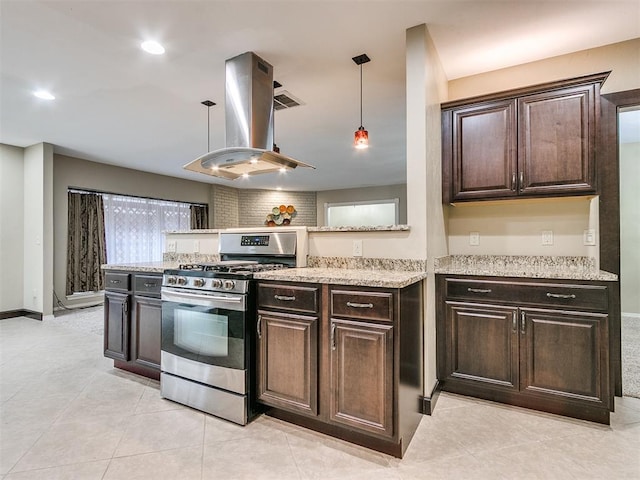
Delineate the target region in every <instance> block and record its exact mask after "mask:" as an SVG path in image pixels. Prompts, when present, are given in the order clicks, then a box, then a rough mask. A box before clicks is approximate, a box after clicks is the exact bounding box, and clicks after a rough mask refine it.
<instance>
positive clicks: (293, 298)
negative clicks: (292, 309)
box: [273, 295, 296, 302]
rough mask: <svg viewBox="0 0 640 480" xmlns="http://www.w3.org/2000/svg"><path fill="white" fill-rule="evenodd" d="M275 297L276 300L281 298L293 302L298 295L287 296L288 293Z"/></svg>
mask: <svg viewBox="0 0 640 480" xmlns="http://www.w3.org/2000/svg"><path fill="white" fill-rule="evenodd" d="M273 298H275V299H276V300H281V301H283V302H293V301H294V300H295V299H296V297H295V296H293V295H292V296H290V297H288V296H286V295H274V296H273Z"/></svg>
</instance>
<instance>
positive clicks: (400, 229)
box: [307, 225, 411, 232]
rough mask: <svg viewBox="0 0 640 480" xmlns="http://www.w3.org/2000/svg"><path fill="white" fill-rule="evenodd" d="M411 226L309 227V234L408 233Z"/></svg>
mask: <svg viewBox="0 0 640 480" xmlns="http://www.w3.org/2000/svg"><path fill="white" fill-rule="evenodd" d="M410 229H411V227H409V225H375V226H362V227H308V228H307V231H309V232H408V231H409V230H410Z"/></svg>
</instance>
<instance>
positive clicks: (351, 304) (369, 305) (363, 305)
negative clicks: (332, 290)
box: [347, 302, 373, 308]
mask: <svg viewBox="0 0 640 480" xmlns="http://www.w3.org/2000/svg"><path fill="white" fill-rule="evenodd" d="M347 307H351V308H373V303H354V302H347Z"/></svg>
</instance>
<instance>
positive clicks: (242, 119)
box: [184, 52, 315, 180]
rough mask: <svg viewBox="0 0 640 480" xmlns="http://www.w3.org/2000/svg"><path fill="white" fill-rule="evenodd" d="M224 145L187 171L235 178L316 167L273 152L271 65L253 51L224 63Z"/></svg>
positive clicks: (203, 157)
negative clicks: (224, 146)
mask: <svg viewBox="0 0 640 480" xmlns="http://www.w3.org/2000/svg"><path fill="white" fill-rule="evenodd" d="M225 75H226V82H225V130H226V142H225V143H226V145H227V147H226V148H222V149H220V150H214V151H212V152H208V153H206V154H204V155H202V156H200V157H198V158H196V159H195V160H193V161H192V162H189V163H188V164H186V165H185V166H184V168H186V169H187V170H192V171H194V172H199V173H204V174H206V175H212V176H214V177H221V178H226V179H229V180H235V179H236V178H238V177H240V176H242V175H245V174H247V175H256V174H259V173H270V172H277V171H279V170H281V169H283V168H284V169H287V170H290V169H294V168H296V167H298V166H300V167H310V168H315V167H313V166H311V165H308V164H306V163H303V162H300V161H298V160H294V159H293V158H290V157H287V156H286V155H282V154H280V153H279V152H274V151H273V150H272V148H273V67H272V66H271V65H270V64H269V63H267V62H265V61H264V60H263V59H262V58H260V57H258V56H257V55H256V54H255V53H253V52H246V53H243V54H242V55H238V56H237V57H234V58H230V59H229V60H227V61H226V62H225Z"/></svg>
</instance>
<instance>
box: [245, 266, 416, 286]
mask: <svg viewBox="0 0 640 480" xmlns="http://www.w3.org/2000/svg"><path fill="white" fill-rule="evenodd" d="M426 277H427V273H426V272H411V271H400V270H364V269H350V268H286V269H283V270H274V271H270V272H260V273H256V274H254V278H257V279H259V280H281V281H289V282H308V283H331V284H334V285H355V286H361V287H385V288H404V287H406V286H408V285H411V284H413V283H416V282H419V281H420V280H423V279H424V278H426Z"/></svg>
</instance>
